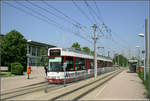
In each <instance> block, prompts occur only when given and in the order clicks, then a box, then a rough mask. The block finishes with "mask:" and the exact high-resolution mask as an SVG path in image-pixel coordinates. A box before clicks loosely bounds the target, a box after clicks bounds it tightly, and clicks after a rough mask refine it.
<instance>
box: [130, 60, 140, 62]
mask: <svg viewBox="0 0 150 101" xmlns="http://www.w3.org/2000/svg"><path fill="white" fill-rule="evenodd" d="M129 62H138V60H129Z"/></svg>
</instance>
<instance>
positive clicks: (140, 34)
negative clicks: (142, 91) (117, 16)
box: [138, 33, 146, 80]
mask: <svg viewBox="0 0 150 101" xmlns="http://www.w3.org/2000/svg"><path fill="white" fill-rule="evenodd" d="M138 36H140V37H144V34H143V33H139V34H138ZM144 47H145V45H144ZM144 50H145V48H144ZM144 53H145V51H144V52H143V51H142V54H143V57H144V80H146V68H145V55H144Z"/></svg>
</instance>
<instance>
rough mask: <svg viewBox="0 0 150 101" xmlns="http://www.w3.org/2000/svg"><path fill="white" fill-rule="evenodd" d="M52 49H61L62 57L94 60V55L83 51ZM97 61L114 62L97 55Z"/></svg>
mask: <svg viewBox="0 0 150 101" xmlns="http://www.w3.org/2000/svg"><path fill="white" fill-rule="evenodd" d="M50 49H60V50H61V55H64V56H75V57H81V58H89V59H93V55H92V54H88V53H85V52H82V51H80V50H77V49H75V48H49V50H50ZM97 59H98V60H102V61H109V62H112V59H111V58H107V57H103V56H101V55H97Z"/></svg>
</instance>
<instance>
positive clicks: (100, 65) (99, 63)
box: [97, 60, 102, 68]
mask: <svg viewBox="0 0 150 101" xmlns="http://www.w3.org/2000/svg"><path fill="white" fill-rule="evenodd" d="M97 67H98V68H101V67H102V64H101V61H100V60H98V61H97Z"/></svg>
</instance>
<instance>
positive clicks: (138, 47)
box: [136, 46, 140, 67]
mask: <svg viewBox="0 0 150 101" xmlns="http://www.w3.org/2000/svg"><path fill="white" fill-rule="evenodd" d="M136 48H137V49H138V67H139V66H140V62H139V61H140V46H136Z"/></svg>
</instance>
